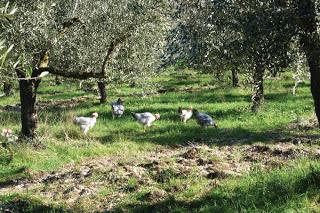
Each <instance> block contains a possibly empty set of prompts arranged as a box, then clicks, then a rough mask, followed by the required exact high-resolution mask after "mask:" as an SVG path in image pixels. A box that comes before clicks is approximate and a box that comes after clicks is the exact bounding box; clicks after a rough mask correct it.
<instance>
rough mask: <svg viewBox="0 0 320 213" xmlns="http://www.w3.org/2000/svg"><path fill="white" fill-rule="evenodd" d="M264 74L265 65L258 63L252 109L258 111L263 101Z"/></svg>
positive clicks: (254, 77)
mask: <svg viewBox="0 0 320 213" xmlns="http://www.w3.org/2000/svg"><path fill="white" fill-rule="evenodd" d="M263 75H264V67H263V66H261V65H256V67H255V69H254V73H253V95H252V98H251V100H252V106H251V111H252V112H257V111H258V110H259V108H260V106H261V104H262V103H263V100H264V96H263Z"/></svg>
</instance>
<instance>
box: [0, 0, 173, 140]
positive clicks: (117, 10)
mask: <svg viewBox="0 0 320 213" xmlns="http://www.w3.org/2000/svg"><path fill="white" fill-rule="evenodd" d="M15 3H16V5H17V6H18V8H19V10H18V11H17V14H16V17H15V19H14V20H13V21H12V22H11V23H10V24H11V27H10V30H6V31H5V33H6V37H7V38H8V40H9V41H10V42H11V43H13V44H14V45H15V47H16V48H14V50H13V55H14V56H15V57H16V58H19V61H20V63H19V65H18V66H16V68H15V72H16V74H17V76H18V78H19V87H20V99H21V119H22V134H23V135H24V136H26V137H31V138H33V137H34V136H35V129H36V127H37V110H36V107H35V106H36V91H37V88H38V87H39V84H40V83H41V76H42V75H43V72H49V73H52V74H55V75H59V76H63V77H67V78H76V79H88V78H95V79H97V80H98V81H99V82H100V85H103V84H104V82H108V83H112V82H113V81H114V80H115V79H121V78H122V79H127V78H128V77H130V76H146V75H148V74H150V73H151V72H153V71H154V70H155V68H156V67H157V66H158V63H159V62H158V61H159V60H158V58H159V57H160V56H161V54H162V49H163V48H162V47H163V46H164V45H165V42H164V38H165V37H166V36H165V35H166V32H167V31H168V30H169V28H170V22H169V21H168V19H167V2H166V1H164V0H163V1H157V2H154V1H152V0H144V1H129V0H110V1H90V0H73V1H63V0H45V1H40V0H33V1H27V0H19V1H16V2H15ZM102 96H103V94H102ZM102 98H104V97H102Z"/></svg>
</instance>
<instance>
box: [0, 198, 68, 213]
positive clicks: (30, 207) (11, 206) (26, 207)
mask: <svg viewBox="0 0 320 213" xmlns="http://www.w3.org/2000/svg"><path fill="white" fill-rule="evenodd" d="M0 202H1V204H0V211H1V212H30V213H31V212H55V213H60V212H61V213H62V212H70V213H71V212H74V211H72V210H70V209H66V208H64V207H59V206H53V205H49V204H45V203H44V202H43V201H41V200H39V199H33V198H29V197H23V196H20V195H10V196H0Z"/></svg>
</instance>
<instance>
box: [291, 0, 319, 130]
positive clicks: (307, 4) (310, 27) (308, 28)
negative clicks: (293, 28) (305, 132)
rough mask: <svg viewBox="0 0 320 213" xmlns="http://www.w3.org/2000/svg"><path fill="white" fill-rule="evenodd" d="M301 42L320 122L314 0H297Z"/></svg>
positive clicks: (317, 38) (317, 41) (317, 47)
mask: <svg viewBox="0 0 320 213" xmlns="http://www.w3.org/2000/svg"><path fill="white" fill-rule="evenodd" d="M295 3H296V10H297V11H296V12H297V16H298V19H297V20H298V22H297V23H298V26H299V27H300V30H301V31H302V33H301V34H300V44H301V46H302V49H303V51H304V52H305V54H306V57H307V61H308V66H309V69H310V74H311V93H312V97H313V100H314V106H315V112H316V116H317V119H318V123H319V124H320V36H319V33H318V31H317V27H318V26H317V25H318V23H317V22H318V21H317V13H316V4H315V2H314V1H312V0H296V1H295Z"/></svg>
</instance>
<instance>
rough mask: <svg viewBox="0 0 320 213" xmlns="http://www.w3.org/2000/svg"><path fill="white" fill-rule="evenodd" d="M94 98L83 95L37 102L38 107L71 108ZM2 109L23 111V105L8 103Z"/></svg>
mask: <svg viewBox="0 0 320 213" xmlns="http://www.w3.org/2000/svg"><path fill="white" fill-rule="evenodd" d="M89 99H92V97H88V96H82V97H78V98H71V99H68V100H49V101H40V102H38V103H37V107H38V109H40V110H41V109H48V108H54V109H55V108H57V109H67V108H68V109H69V108H74V107H76V106H77V105H79V104H81V103H84V102H86V101H87V100H89ZM0 110H2V111H6V112H21V105H20V104H16V105H6V106H4V107H1V108H0Z"/></svg>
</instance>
